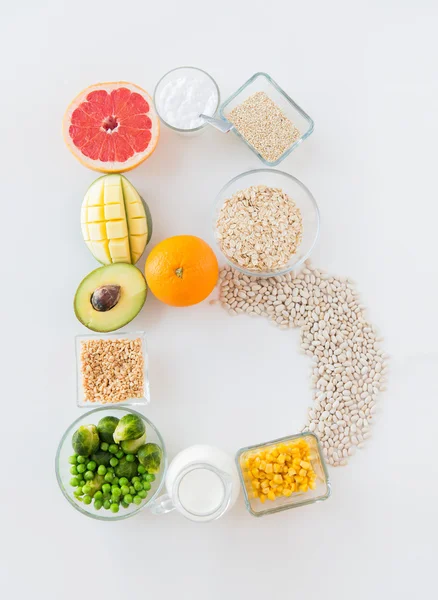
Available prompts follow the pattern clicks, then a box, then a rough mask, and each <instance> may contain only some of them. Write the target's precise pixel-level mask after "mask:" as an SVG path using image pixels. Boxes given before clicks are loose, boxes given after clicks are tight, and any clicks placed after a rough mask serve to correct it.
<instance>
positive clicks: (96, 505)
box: [94, 500, 103, 510]
mask: <svg viewBox="0 0 438 600" xmlns="http://www.w3.org/2000/svg"><path fill="white" fill-rule="evenodd" d="M102 506H103V502H102V500H95V501H94V508H95V509H96V510H100V509H101V508H102Z"/></svg>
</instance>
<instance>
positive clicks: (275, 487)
mask: <svg viewBox="0 0 438 600" xmlns="http://www.w3.org/2000/svg"><path fill="white" fill-rule="evenodd" d="M269 486H270V488H271V489H272V490H276V489H277V488H278V483H275V481H271V482H270V483H269Z"/></svg>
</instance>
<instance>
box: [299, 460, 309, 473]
mask: <svg viewBox="0 0 438 600" xmlns="http://www.w3.org/2000/svg"><path fill="white" fill-rule="evenodd" d="M300 466H301V467H303V469H306V470H307V471H308V470H309V469H310V464H309V463H308V462H306V461H305V460H302V461H301V462H300Z"/></svg>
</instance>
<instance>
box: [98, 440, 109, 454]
mask: <svg viewBox="0 0 438 600" xmlns="http://www.w3.org/2000/svg"><path fill="white" fill-rule="evenodd" d="M108 448H109V444H107V443H106V442H102V443H101V444H100V449H101V450H103V451H104V452H108Z"/></svg>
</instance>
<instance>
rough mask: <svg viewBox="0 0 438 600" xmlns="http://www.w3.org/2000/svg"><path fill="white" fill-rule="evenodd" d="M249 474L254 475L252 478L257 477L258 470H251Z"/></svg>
mask: <svg viewBox="0 0 438 600" xmlns="http://www.w3.org/2000/svg"><path fill="white" fill-rule="evenodd" d="M251 473H252V474H253V475H254V477H258V476H259V470H258V469H257V468H254V469H252V470H251Z"/></svg>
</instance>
